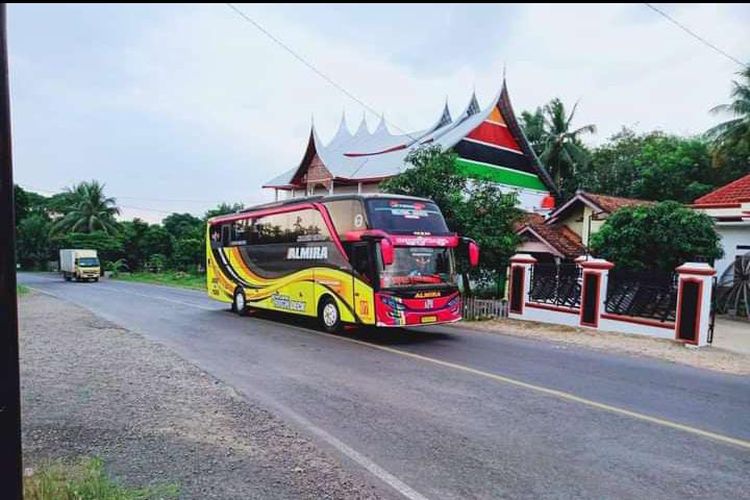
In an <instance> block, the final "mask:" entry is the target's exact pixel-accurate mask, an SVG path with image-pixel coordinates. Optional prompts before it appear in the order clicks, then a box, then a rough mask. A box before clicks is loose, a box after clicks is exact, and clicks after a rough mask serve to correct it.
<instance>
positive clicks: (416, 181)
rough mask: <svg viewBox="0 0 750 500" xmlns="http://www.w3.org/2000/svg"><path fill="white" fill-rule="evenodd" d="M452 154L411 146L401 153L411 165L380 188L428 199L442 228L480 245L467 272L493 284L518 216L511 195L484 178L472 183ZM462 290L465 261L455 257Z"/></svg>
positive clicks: (505, 257)
mask: <svg viewBox="0 0 750 500" xmlns="http://www.w3.org/2000/svg"><path fill="white" fill-rule="evenodd" d="M455 160H456V154H455V153H453V152H450V151H447V152H444V151H442V150H441V149H440V147H439V146H428V147H425V148H421V149H418V150H415V151H413V152H411V153H409V155H407V157H406V161H407V162H408V163H410V164H411V165H412V166H411V167H410V168H408V169H406V170H405V171H404V172H403V173H401V174H399V175H398V176H396V177H392V178H390V179H387V180H385V181H383V182H381V183H380V189H381V191H383V192H387V193H394V194H405V195H410V196H420V197H423V198H429V199H431V200H433V201H434V202H435V204H437V205H438V207H440V211H441V212H442V213H443V216H444V217H445V221H446V224H447V225H448V229H450V230H451V231H455V232H457V233H458V234H461V235H463V236H468V237H470V238H473V239H474V240H476V241H477V242H478V243H479V245H480V247H481V249H482V258H481V269H479V270H474V271H472V275H473V276H474V277H475V278H478V279H479V281H481V282H487V281H489V282H492V281H495V282H497V280H498V278H500V277H502V276H503V275H504V273H503V272H502V271H504V269H505V267H506V265H507V262H508V259H509V258H510V256H511V255H513V253H514V251H515V245H516V239H515V238H516V235H515V232H514V231H513V223H514V222H515V221H516V220H518V218H519V217H520V210H518V209H517V208H515V205H516V202H517V200H516V197H515V195H507V194H504V193H502V192H501V191H500V189H499V188H498V187H497V185H495V184H493V183H491V182H488V181H472V180H470V179H467V178H466V177H465V176H463V175H461V174H459V173H458V172H457V171H456V168H455ZM459 267H460V271H461V273H462V276H463V279H464V290H466V291H467V293H468V292H469V291H470V290H469V286H468V272H469V269H468V265H467V260H466V258H465V256H464V257H463V258H462V259H460V266H459Z"/></svg>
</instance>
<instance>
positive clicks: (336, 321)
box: [318, 297, 341, 333]
mask: <svg viewBox="0 0 750 500" xmlns="http://www.w3.org/2000/svg"><path fill="white" fill-rule="evenodd" d="M318 320H319V321H320V325H321V326H322V327H323V329H324V330H325V331H327V332H328V333H336V332H338V330H339V328H340V327H341V315H340V314H339V308H338V306H336V301H334V300H333V299H332V298H331V297H324V298H323V300H321V301H320V307H319V308H318Z"/></svg>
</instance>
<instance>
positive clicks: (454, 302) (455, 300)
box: [447, 295, 461, 309]
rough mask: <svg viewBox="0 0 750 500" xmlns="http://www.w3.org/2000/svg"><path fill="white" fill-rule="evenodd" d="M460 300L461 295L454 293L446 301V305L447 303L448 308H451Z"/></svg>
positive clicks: (456, 305)
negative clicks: (454, 294)
mask: <svg viewBox="0 0 750 500" xmlns="http://www.w3.org/2000/svg"><path fill="white" fill-rule="evenodd" d="M460 301H461V296H460V295H456V296H455V297H453V298H452V299H451V300H450V301H449V302H448V305H447V307H448V309H453V308H456V307H458V304H459V302H460Z"/></svg>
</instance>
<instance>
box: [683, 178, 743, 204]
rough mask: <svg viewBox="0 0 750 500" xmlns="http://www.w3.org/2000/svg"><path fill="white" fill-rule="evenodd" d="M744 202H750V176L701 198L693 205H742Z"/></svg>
mask: <svg viewBox="0 0 750 500" xmlns="http://www.w3.org/2000/svg"><path fill="white" fill-rule="evenodd" d="M743 201H750V174H748V175H746V176H745V177H740V178H739V179H737V180H735V181H732V182H730V183H729V184H727V185H725V186H722V187H720V188H718V189H715V190H713V191H711V192H710V193H708V194H706V195H703V196H701V197H700V198H698V199H697V200H695V201H694V202H693V203H694V204H696V205H709V204H719V203H741V202H743Z"/></svg>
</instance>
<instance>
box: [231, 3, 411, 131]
mask: <svg viewBox="0 0 750 500" xmlns="http://www.w3.org/2000/svg"><path fill="white" fill-rule="evenodd" d="M225 5H227V7H229V8H230V9H232V10H233V11H234V12H235V13H236V14H237V15H239V16H240V17H242V18H243V19H244V20H245V21H247V22H249V23H250V24H252V25H253V26H255V27H256V28H258V30H260V31H261V32H262V33H263V34H264V35H266V36H267V37H268V38H270V39H271V40H273V41H274V42H275V43H276V44H277V45H279V46H280V47H281V48H283V49H284V50H286V51H287V52H289V53H290V54H291V55H292V56H293V57H294V58H295V59H297V60H298V61H299V62H301V63H302V64H304V65H305V66H307V67H308V68H309V69H311V70H312V71H313V72H314V73H315V74H317V75H318V76H319V77H321V78H322V79H323V80H325V81H326V82H328V83H329V84H331V85H332V86H333V87H335V88H336V89H337V90H339V91H341V92H343V93H344V94H345V95H346V96H347V97H349V98H350V99H352V100H353V101H355V102H357V103H358V104H360V105H361V106H362V107H363V108H365V109H366V110H367V111H369V112H370V113H372V114H373V115H375V116H376V117H380V118H382V120H383V121H384V122H386V123H388V124H389V125H390V126H391V127H393V128H394V129H396V130H398V131H399V132H401V133H403V134H404V135H406V136H408V137H410V138H411V139H415V138H414V137H412V136H411V135H410V134H409V132H407V131H405V130H404V129H402V128H401V127H399V126H397V125H396V124H394V123H393V122H390V121H388V120H386V119H385V118H384V117H383V115H382V114H381V113H378V112H377V111H376V110H375V109H374V108H373V107H372V106H370V105H369V104H367V103H366V102H364V101H363V100H362V99H360V98H359V97H357V96H356V95H354V94H352V93H351V92H349V91H348V90H346V89H345V88H344V87H343V86H341V85H339V84H338V83H336V82H335V81H334V80H333V79H332V78H331V77H329V76H328V75H326V74H325V73H323V72H322V71H321V70H319V69H318V68H316V67H315V66H314V65H313V64H312V63H310V62H309V61H307V60H306V59H305V58H304V57H302V56H301V55H299V54H298V53H297V52H295V51H294V50H293V49H292V48H291V47H289V46H288V45H287V44H285V43H284V42H282V41H281V40H279V39H278V38H277V37H276V36H274V35H273V34H271V33H270V32H269V31H268V30H267V29H265V28H264V27H263V26H261V25H260V23H258V22H257V21H255V20H254V19H252V18H251V17H250V16H248V15H247V14H245V13H244V12H243V11H242V10H240V9H238V8H237V7H235V6H234V5H232V4H231V3H226V4H225ZM415 140H416V139H415Z"/></svg>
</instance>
